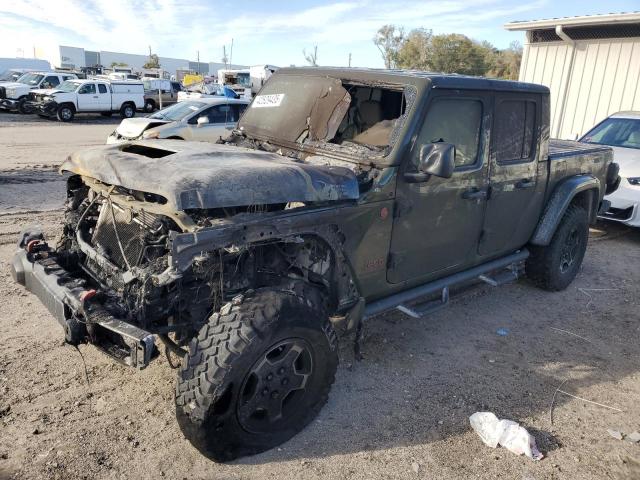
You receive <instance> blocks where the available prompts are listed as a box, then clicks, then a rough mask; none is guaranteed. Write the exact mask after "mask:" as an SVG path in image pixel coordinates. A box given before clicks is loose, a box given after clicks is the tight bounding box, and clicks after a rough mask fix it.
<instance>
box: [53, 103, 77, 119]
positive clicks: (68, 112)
mask: <svg viewBox="0 0 640 480" xmlns="http://www.w3.org/2000/svg"><path fill="white" fill-rule="evenodd" d="M74 114H75V112H74V111H73V108H71V107H70V106H69V105H60V106H59V107H58V110H57V112H56V117H58V120H60V121H61V122H70V121H71V120H73V116H74Z"/></svg>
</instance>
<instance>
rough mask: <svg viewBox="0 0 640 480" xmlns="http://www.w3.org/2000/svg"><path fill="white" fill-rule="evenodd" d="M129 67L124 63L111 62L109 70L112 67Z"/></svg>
mask: <svg viewBox="0 0 640 480" xmlns="http://www.w3.org/2000/svg"><path fill="white" fill-rule="evenodd" d="M128 66H129V65H128V64H127V63H124V62H111V68H113V67H128Z"/></svg>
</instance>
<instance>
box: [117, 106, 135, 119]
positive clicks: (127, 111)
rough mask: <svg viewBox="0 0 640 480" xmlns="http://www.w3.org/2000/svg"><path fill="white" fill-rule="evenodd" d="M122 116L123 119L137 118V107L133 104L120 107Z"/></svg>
mask: <svg viewBox="0 0 640 480" xmlns="http://www.w3.org/2000/svg"><path fill="white" fill-rule="evenodd" d="M120 116H121V117H122V118H133V117H135V116H136V107H135V106H134V105H133V104H132V103H125V104H124V105H122V107H120Z"/></svg>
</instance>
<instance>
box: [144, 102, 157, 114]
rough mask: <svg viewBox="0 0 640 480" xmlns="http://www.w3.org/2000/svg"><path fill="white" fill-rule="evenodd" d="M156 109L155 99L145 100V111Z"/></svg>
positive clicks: (149, 111)
mask: <svg viewBox="0 0 640 480" xmlns="http://www.w3.org/2000/svg"><path fill="white" fill-rule="evenodd" d="M155 109H156V103H155V102H154V101H153V100H147V101H145V102H144V111H145V112H147V113H151V112H153V111H154V110H155Z"/></svg>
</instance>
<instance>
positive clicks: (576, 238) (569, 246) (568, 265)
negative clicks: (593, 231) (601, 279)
mask: <svg viewBox="0 0 640 480" xmlns="http://www.w3.org/2000/svg"><path fill="white" fill-rule="evenodd" d="M588 239H589V215H588V213H587V211H586V210H585V209H584V208H582V207H579V206H577V205H570V206H569V208H567V211H566V212H565V214H564V216H563V217H562V220H561V221H560V225H559V226H558V228H557V229H556V232H555V233H554V234H553V237H552V238H551V242H550V243H549V245H547V246H544V247H539V246H531V247H530V250H531V255H530V256H529V258H528V259H527V263H526V273H527V276H528V277H529V278H530V279H531V280H533V282H534V283H536V284H537V285H538V286H539V287H540V288H543V289H545V290H549V291H554V292H556V291H559V290H564V289H565V288H567V287H568V286H569V284H570V283H571V282H572V281H573V279H574V278H575V277H576V275H577V274H578V271H579V270H580V266H581V265H582V260H583V259H584V254H585V252H586V250H587V240H588Z"/></svg>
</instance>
